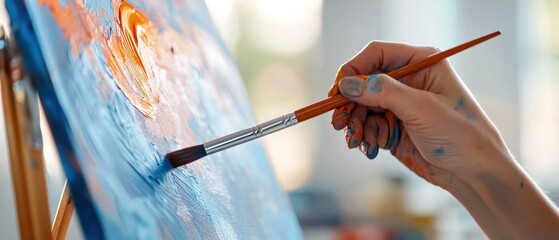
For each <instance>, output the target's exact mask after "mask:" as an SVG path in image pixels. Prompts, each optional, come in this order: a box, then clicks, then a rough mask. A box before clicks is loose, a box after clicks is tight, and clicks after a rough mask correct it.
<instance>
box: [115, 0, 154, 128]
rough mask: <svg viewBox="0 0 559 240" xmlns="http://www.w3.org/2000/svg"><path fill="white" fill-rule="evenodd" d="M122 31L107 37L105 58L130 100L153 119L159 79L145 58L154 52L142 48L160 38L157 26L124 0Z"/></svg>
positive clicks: (120, 18)
mask: <svg viewBox="0 0 559 240" xmlns="http://www.w3.org/2000/svg"><path fill="white" fill-rule="evenodd" d="M118 20H119V21H118V22H119V28H120V29H119V30H120V31H117V32H116V33H114V34H112V35H111V36H110V38H109V40H108V50H109V51H105V57H106V58H107V63H108V67H109V69H111V72H112V73H113V74H114V76H115V80H116V82H117V84H118V86H119V87H120V89H121V90H122V91H123V92H124V95H125V96H126V97H127V98H128V100H130V102H131V103H132V105H134V106H135V107H136V108H137V109H138V110H139V111H140V112H141V113H142V114H143V115H144V116H146V117H148V118H153V116H154V114H155V108H156V105H157V103H159V89H157V86H158V84H157V79H156V78H155V76H154V75H153V70H152V69H151V67H152V66H151V65H149V64H145V63H144V62H145V60H144V58H154V57H155V56H154V54H146V55H148V56H144V58H143V56H142V55H141V54H140V48H141V47H148V48H149V46H150V45H152V44H150V42H152V41H156V40H157V34H156V30H155V26H154V25H153V24H152V23H151V21H150V20H149V19H148V18H147V17H146V16H145V15H143V14H142V13H141V12H139V11H137V10H136V9H135V8H134V7H133V6H132V5H130V4H128V3H126V2H122V3H121V4H120V8H119V17H118Z"/></svg>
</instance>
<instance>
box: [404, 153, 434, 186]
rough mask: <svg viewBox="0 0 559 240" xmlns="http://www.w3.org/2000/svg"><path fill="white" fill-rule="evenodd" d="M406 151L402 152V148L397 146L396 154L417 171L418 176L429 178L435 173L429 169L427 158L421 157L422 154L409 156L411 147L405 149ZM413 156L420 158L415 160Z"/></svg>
mask: <svg viewBox="0 0 559 240" xmlns="http://www.w3.org/2000/svg"><path fill="white" fill-rule="evenodd" d="M404 152H405V153H402V150H400V148H396V152H395V155H396V157H397V158H398V159H400V161H401V162H402V163H403V164H404V165H405V166H406V167H408V168H409V169H410V170H411V171H413V172H415V173H416V174H417V175H418V176H420V177H423V178H425V179H426V180H429V179H430V178H431V176H433V173H432V172H431V171H430V170H429V168H428V166H427V165H426V163H425V160H423V159H419V158H420V157H421V156H417V155H415V156H409V149H408V150H404ZM412 157H414V158H417V159H418V160H417V161H415V160H413V159H412Z"/></svg>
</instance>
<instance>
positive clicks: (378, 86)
mask: <svg viewBox="0 0 559 240" xmlns="http://www.w3.org/2000/svg"><path fill="white" fill-rule="evenodd" d="M383 84H384V81H383V80H382V79H378V78H377V75H370V76H369V77H368V79H367V86H368V87H369V90H371V92H380V91H382V85H383Z"/></svg>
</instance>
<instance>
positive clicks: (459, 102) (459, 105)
mask: <svg viewBox="0 0 559 240" xmlns="http://www.w3.org/2000/svg"><path fill="white" fill-rule="evenodd" d="M464 106H465V103H464V98H463V97H459V98H458V100H456V105H454V110H455V111H460V110H461V109H463V108H464Z"/></svg>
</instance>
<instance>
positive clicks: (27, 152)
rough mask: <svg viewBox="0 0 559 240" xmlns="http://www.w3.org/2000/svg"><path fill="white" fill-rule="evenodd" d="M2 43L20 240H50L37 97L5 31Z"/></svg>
mask: <svg viewBox="0 0 559 240" xmlns="http://www.w3.org/2000/svg"><path fill="white" fill-rule="evenodd" d="M0 41H1V42H2V44H0V85H1V90H2V102H3V104H4V105H3V106H4V112H5V115H4V116H5V117H4V118H5V121H6V133H7V139H8V152H9V158H10V167H11V173H12V179H13V185H14V193H15V198H16V201H15V202H16V207H17V214H18V222H19V230H20V237H21V239H50V238H51V235H50V231H49V230H50V229H49V227H50V216H49V205H48V197H47V187H46V183H45V171H44V166H43V152H42V142H41V132H40V128H39V109H38V101H37V95H36V92H35V91H33V90H32V87H31V85H30V83H29V79H26V78H27V77H26V76H25V74H24V71H23V67H22V63H21V59H20V58H19V57H18V56H17V55H16V54H14V53H15V51H13V50H14V49H9V48H8V47H9V46H10V44H8V43H9V41H8V40H7V39H6V37H5V34H4V31H3V29H1V28H0ZM0 238H1V236H0Z"/></svg>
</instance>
